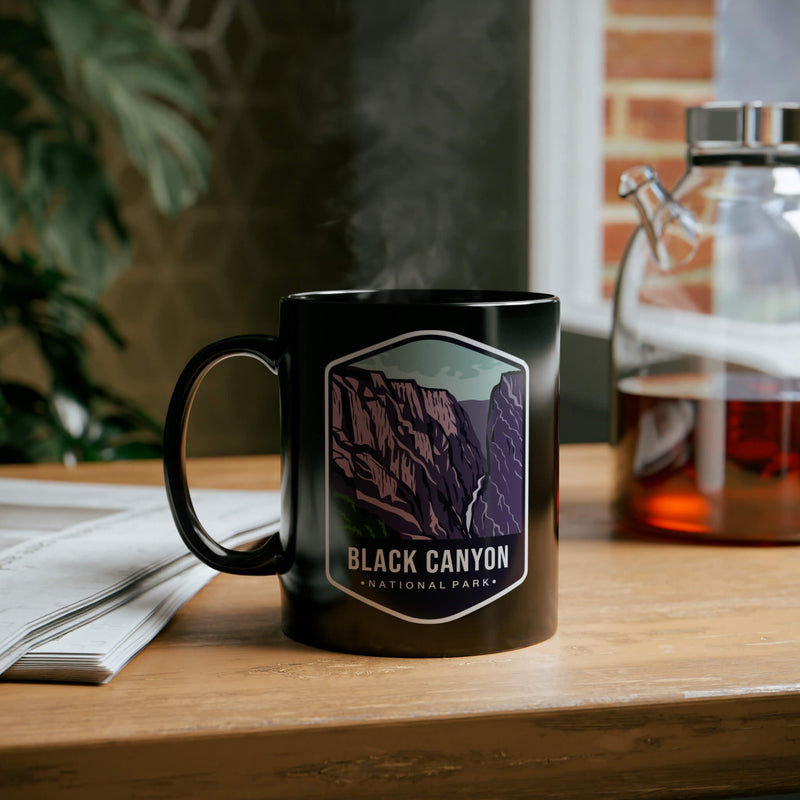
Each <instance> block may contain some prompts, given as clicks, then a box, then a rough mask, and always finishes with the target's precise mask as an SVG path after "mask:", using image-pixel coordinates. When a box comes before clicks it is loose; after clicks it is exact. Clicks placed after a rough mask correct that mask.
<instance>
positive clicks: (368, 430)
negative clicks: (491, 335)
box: [328, 362, 526, 541]
mask: <svg viewBox="0 0 800 800" xmlns="http://www.w3.org/2000/svg"><path fill="white" fill-rule="evenodd" d="M496 363H497V364H500V363H501V362H496ZM493 366H494V365H493ZM495 378H497V382H496V383H495V384H494V386H493V388H492V389H491V392H490V393H489V396H488V397H487V396H485V395H484V396H483V397H480V396H478V397H474V396H471V397H469V398H466V399H462V400H458V399H456V397H455V395H454V394H453V393H452V392H451V391H448V390H447V389H443V388H435V386H430V385H429V386H426V385H421V382H420V381H419V380H415V379H412V378H398V377H387V375H386V372H385V371H384V370H381V369H375V368H365V367H364V362H362V363H360V364H357V365H356V364H353V363H350V364H342V365H338V366H337V367H336V368H335V369H334V370H332V371H331V372H330V374H329V387H328V388H329V399H330V419H329V424H330V429H329V436H330V442H329V444H330V466H331V474H330V491H331V499H332V509H333V513H335V514H336V515H337V516H338V518H339V520H340V522H341V524H342V525H343V526H344V527H345V528H346V530H347V532H348V534H349V535H350V536H351V537H354V538H360V539H378V540H380V539H385V540H415V539H416V540H428V541H433V540H438V541H442V540H448V539H451V540H452V539H458V540H466V539H476V540H477V539H484V538H486V537H497V536H508V535H516V534H519V533H521V532H522V531H523V527H524V525H525V507H524V506H525V481H526V471H525V459H526V447H525V435H526V418H525V391H526V385H525V375H524V373H523V372H522V371H521V370H517V369H515V368H514V367H513V366H512V365H511V364H502V369H501V368H499V367H498V369H497V373H496V375H495V376H494V377H493V380H494V379H495ZM431 382H432V381H428V383H431ZM453 385H455V384H453Z"/></svg>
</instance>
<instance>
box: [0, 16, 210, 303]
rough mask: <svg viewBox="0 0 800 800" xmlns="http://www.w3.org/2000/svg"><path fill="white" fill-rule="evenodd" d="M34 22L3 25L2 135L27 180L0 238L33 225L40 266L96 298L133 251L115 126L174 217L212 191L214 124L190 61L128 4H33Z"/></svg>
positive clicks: (3, 218)
mask: <svg viewBox="0 0 800 800" xmlns="http://www.w3.org/2000/svg"><path fill="white" fill-rule="evenodd" d="M32 5H33V8H34V9H35V11H36V12H37V16H36V17H35V18H34V19H33V20H27V19H18V18H0V30H2V31H3V35H2V36H0V57H5V59H7V60H8V61H9V63H12V64H13V65H14V67H15V70H14V71H13V72H12V73H11V75H12V77H11V78H10V79H9V81H8V82H7V83H5V84H3V83H0V109H1V110H2V114H0V135H2V134H5V136H6V137H8V138H9V139H11V140H12V141H15V142H16V145H17V148H18V151H19V154H20V161H21V168H20V174H21V179H20V180H19V181H18V183H17V184H16V185H15V184H14V183H12V182H11V181H10V180H9V179H8V178H7V177H4V178H3V181H2V182H0V235H4V236H5V235H9V234H11V233H13V232H14V231H15V230H16V229H17V228H18V227H19V226H20V225H22V224H23V223H24V222H25V221H27V222H28V223H29V224H30V225H31V226H32V227H33V229H34V230H35V232H36V236H37V243H38V246H39V247H40V256H41V257H42V258H43V260H44V261H46V262H49V263H52V264H57V265H59V267H60V268H61V269H63V270H64V271H65V272H67V273H70V272H71V273H73V274H74V275H75V277H76V279H77V281H76V282H77V283H78V284H79V285H80V286H81V288H82V289H83V290H84V291H85V292H86V293H87V294H89V295H91V296H93V297H98V296H99V295H100V294H101V293H102V291H103V290H104V289H105V288H106V287H107V286H108V284H109V283H110V282H111V280H113V278H114V277H115V276H116V275H117V274H118V273H119V272H120V270H121V269H123V268H124V266H125V265H126V264H127V263H128V261H129V257H130V243H129V240H128V234H127V231H126V229H125V227H124V225H123V223H122V221H121V218H120V213H119V207H118V200H117V196H116V191H115V188H114V186H113V185H112V184H111V182H110V180H109V178H108V176H107V174H106V172H105V169H104V167H103V164H102V160H101V138H102V137H101V135H100V131H101V130H102V128H103V126H104V120H110V121H111V123H112V125H113V129H114V131H115V132H116V134H117V138H118V141H119V142H120V143H121V145H122V147H123V148H124V150H125V152H126V154H127V155H128V157H129V159H130V161H131V163H132V164H133V165H134V166H135V167H136V168H137V169H138V170H139V172H140V173H141V174H142V175H143V177H144V178H145V179H146V181H147V184H148V186H149V189H150V192H151V195H152V197H153V200H154V202H155V205H156V206H157V207H158V209H159V210H160V211H162V212H163V213H164V214H167V215H175V214H178V213H180V212H181V211H183V210H184V209H185V208H187V207H189V206H190V205H192V204H193V203H194V202H195V201H196V200H197V197H198V195H199V194H200V193H201V192H202V191H203V190H204V189H205V188H206V186H207V183H208V174H209V169H210V164H209V153H208V148H207V146H206V143H205V140H204V139H203V137H202V136H201V134H200V133H199V132H198V130H197V128H196V127H195V125H196V124H197V123H205V122H208V120H209V114H208V110H207V108H206V105H205V102H204V99H203V92H202V86H201V84H200V80H199V77H198V75H197V72H196V70H195V69H194V66H193V64H192V62H191V60H190V59H189V57H188V56H187V54H186V53H185V52H184V51H183V50H182V49H180V48H178V47H176V46H175V45H174V44H172V43H169V42H166V41H165V40H163V39H161V38H160V37H159V36H158V35H157V33H156V32H155V30H154V28H153V26H152V25H151V23H150V21H149V20H148V19H147V18H146V17H145V16H144V15H143V14H141V13H139V12H137V11H134V10H132V9H130V8H129V7H127V6H126V5H125V3H123V2H122V0H35V2H33V4H32Z"/></svg>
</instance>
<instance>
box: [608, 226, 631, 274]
mask: <svg viewBox="0 0 800 800" xmlns="http://www.w3.org/2000/svg"><path fill="white" fill-rule="evenodd" d="M635 228H636V225H635V224H634V223H632V222H607V223H606V224H605V226H604V228H603V262H604V263H605V264H619V262H620V261H622V256H623V255H624V254H625V248H626V247H627V246H628V241H629V240H630V238H631V234H632V233H633V231H634V229H635Z"/></svg>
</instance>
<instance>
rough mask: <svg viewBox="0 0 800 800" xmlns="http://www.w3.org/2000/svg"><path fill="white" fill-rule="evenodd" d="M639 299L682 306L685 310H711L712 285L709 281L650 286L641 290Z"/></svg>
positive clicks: (657, 303) (675, 306)
mask: <svg viewBox="0 0 800 800" xmlns="http://www.w3.org/2000/svg"><path fill="white" fill-rule="evenodd" d="M639 301H640V302H642V303H646V304H648V305H654V306H661V307H669V308H680V309H683V310H685V311H699V312H701V313H704V314H707V313H709V312H710V311H711V287H710V286H709V285H708V284H707V283H686V284H680V283H676V284H675V285H674V286H658V287H654V286H653V287H648V288H646V289H642V290H641V292H639Z"/></svg>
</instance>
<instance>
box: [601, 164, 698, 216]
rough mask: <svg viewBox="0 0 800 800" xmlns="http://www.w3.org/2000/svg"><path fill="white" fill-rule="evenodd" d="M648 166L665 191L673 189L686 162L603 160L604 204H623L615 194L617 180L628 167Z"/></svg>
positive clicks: (684, 168) (684, 169)
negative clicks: (655, 173) (657, 177)
mask: <svg viewBox="0 0 800 800" xmlns="http://www.w3.org/2000/svg"><path fill="white" fill-rule="evenodd" d="M642 163H646V164H649V165H650V166H651V167H653V169H655V170H656V172H657V173H658V175H659V177H660V178H661V182H662V183H663V184H664V186H666V187H667V189H670V188H671V187H673V186H674V185H675V184H676V183H677V181H678V178H680V177H681V175H683V173H684V172H685V171H686V162H685V161H684V160H683V159H680V158H660V159H647V158H641V157H637V156H631V157H630V158H607V159H606V160H605V174H604V192H603V197H604V202H606V203H611V204H616V203H624V202H625V201H624V200H622V199H620V197H619V195H618V194H617V188H618V186H619V179H620V176H621V175H622V173H623V172H625V170H626V169H629V168H630V167H635V166H637V165H638V164H642Z"/></svg>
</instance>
